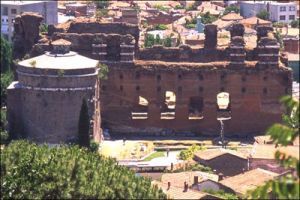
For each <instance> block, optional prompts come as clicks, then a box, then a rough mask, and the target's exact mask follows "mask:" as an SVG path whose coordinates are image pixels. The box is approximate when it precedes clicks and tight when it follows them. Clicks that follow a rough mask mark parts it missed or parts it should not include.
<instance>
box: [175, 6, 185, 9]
mask: <svg viewBox="0 0 300 200" xmlns="http://www.w3.org/2000/svg"><path fill="white" fill-rule="evenodd" d="M174 9H175V10H179V9H184V6H183V5H176V6H175V7H174Z"/></svg>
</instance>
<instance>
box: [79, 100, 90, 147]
mask: <svg viewBox="0 0 300 200" xmlns="http://www.w3.org/2000/svg"><path fill="white" fill-rule="evenodd" d="M89 131H90V117H89V112H88V106H87V102H86V100H85V99H83V100H82V104H81V109H80V115H79V121H78V144H79V146H81V147H90V133H89Z"/></svg>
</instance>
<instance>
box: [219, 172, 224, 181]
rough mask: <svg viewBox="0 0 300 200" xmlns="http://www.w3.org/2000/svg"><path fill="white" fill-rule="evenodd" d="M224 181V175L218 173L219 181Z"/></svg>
mask: <svg viewBox="0 0 300 200" xmlns="http://www.w3.org/2000/svg"><path fill="white" fill-rule="evenodd" d="M223 179H224V175H223V174H222V173H219V181H221V180H223Z"/></svg>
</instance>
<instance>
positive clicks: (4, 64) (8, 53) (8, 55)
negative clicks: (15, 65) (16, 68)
mask: <svg viewBox="0 0 300 200" xmlns="http://www.w3.org/2000/svg"><path fill="white" fill-rule="evenodd" d="M11 64H12V47H11V44H10V43H9V42H8V41H7V40H6V39H5V38H4V37H3V36H2V35H1V71H0V72H1V73H4V72H6V71H8V70H10V66H11Z"/></svg>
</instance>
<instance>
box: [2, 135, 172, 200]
mask: <svg viewBox="0 0 300 200" xmlns="http://www.w3.org/2000/svg"><path fill="white" fill-rule="evenodd" d="M0 162H1V196H2V197H1V199H166V195H165V194H164V193H163V192H162V191H161V190H160V189H158V188H157V187H155V186H151V182H150V179H147V178H143V177H138V176H136V175H135V172H134V171H132V170H129V169H128V168H127V167H124V166H120V165H118V163H117V162H116V161H115V160H114V159H112V158H105V157H103V156H100V155H99V154H98V153H96V152H92V151H89V150H88V149H84V148H79V147H78V146H65V145H61V146H59V147H49V146H48V145H37V144H33V143H30V142H27V141H21V140H19V141H14V142H12V143H10V144H9V145H8V146H6V147H5V148H4V149H3V150H1V160H0Z"/></svg>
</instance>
